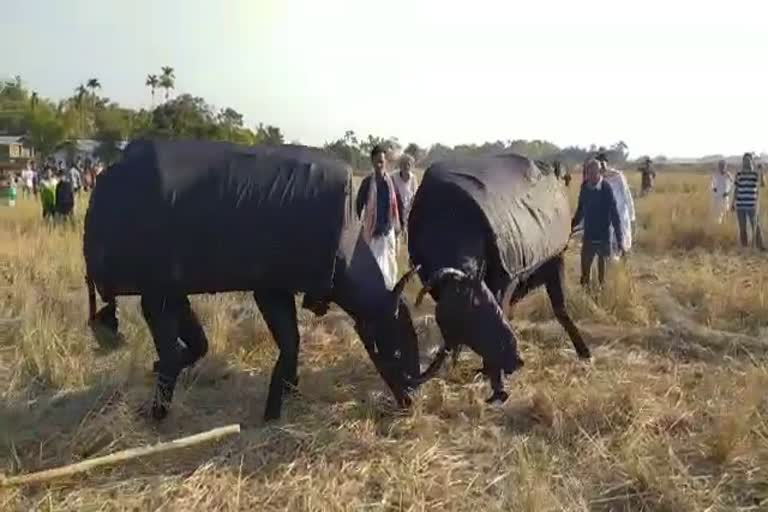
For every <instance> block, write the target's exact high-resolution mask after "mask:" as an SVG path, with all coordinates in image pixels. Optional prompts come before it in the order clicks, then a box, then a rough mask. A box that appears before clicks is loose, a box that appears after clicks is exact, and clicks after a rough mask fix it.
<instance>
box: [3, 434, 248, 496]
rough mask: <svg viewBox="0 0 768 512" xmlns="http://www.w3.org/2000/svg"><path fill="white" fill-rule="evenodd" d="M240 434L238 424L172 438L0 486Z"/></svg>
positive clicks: (7, 480) (17, 478)
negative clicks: (171, 439)
mask: <svg viewBox="0 0 768 512" xmlns="http://www.w3.org/2000/svg"><path fill="white" fill-rule="evenodd" d="M239 433H240V425H237V424H235V425H228V426H226V427H219V428H215V429H213V430H209V431H207V432H201V433H200V434H195V435H192V436H187V437H182V438H180V439H174V440H173V441H165V442H162V443H158V444H156V445H154V446H144V447H141V448H129V449H127V450H122V451H119V452H115V453H112V454H109V455H104V456H103V457H96V458H94V459H88V460H84V461H81V462H77V463H75V464H69V465H67V466H62V467H59V468H53V469H47V470H45V471H40V472H37V473H30V474H28V475H19V476H13V477H5V476H0V487H10V486H14V485H25V484H31V483H38V482H46V481H49V480H53V479H56V478H61V477H65V476H72V475H76V474H79V473H84V472H86V471H90V470H91V469H94V468H98V467H102V466H110V465H114V464H119V463H121V462H126V461H129V460H133V459H137V458H139V457H146V456H148V455H156V454H158V453H165V452H170V451H174V450H180V449H182V448H188V447H190V446H195V445H198V444H201V443H204V442H207V441H215V440H218V439H221V438H223V437H226V436H229V435H232V434H239Z"/></svg>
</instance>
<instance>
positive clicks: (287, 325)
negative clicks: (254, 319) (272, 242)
mask: <svg viewBox="0 0 768 512" xmlns="http://www.w3.org/2000/svg"><path fill="white" fill-rule="evenodd" d="M254 298H255V299H256V304H257V305H258V306H259V310H260V311H261V314H262V316H263V317H264V321H265V322H266V323H267V327H269V330H270V332H271V333H272V337H273V338H274V340H275V343H276V344H277V347H278V349H279V350H280V355H279V356H278V358H277V362H276V363H275V367H274V369H273V370H272V378H271V379H270V382H269V392H268V393H267V405H266V408H265V410H264V420H265V421H270V420H276V419H279V418H280V410H281V409H282V406H283V391H285V389H286V388H288V387H289V386H296V385H298V382H299V379H298V364H299V326H298V323H297V320H296V302H295V301H294V297H293V294H291V293H279V292H254Z"/></svg>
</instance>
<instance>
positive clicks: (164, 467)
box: [0, 355, 397, 477]
mask: <svg viewBox="0 0 768 512" xmlns="http://www.w3.org/2000/svg"><path fill="white" fill-rule="evenodd" d="M269 377H270V372H269V371H261V370H257V371H250V370H247V369H243V368H240V367H237V366H232V365H230V364H229V363H228V362H227V361H226V360H225V359H223V358H221V357H215V356H212V357H209V358H206V359H204V360H202V361H200V362H199V363H198V365H197V366H196V367H195V368H192V369H191V370H189V371H185V372H184V373H182V375H181V377H180V379H179V385H178V387H177V391H176V395H175V397H174V402H173V404H172V406H171V413H170V415H169V416H168V418H166V420H164V421H162V422H156V421H154V420H151V419H149V418H147V417H145V416H143V415H141V414H140V410H141V408H142V406H143V405H144V404H145V403H146V401H148V400H149V399H150V398H151V396H152V395H151V393H152V385H153V380H152V377H151V375H150V374H149V369H147V372H146V373H145V375H144V379H143V381H142V378H141V377H134V378H131V379H128V380H127V382H119V381H118V380H117V379H112V378H110V377H107V378H106V379H105V380H104V381H102V382H100V383H98V384H94V385H93V386H91V387H89V388H87V389H82V390H78V391H73V392H44V393H41V394H40V395H39V396H37V397H36V398H35V399H34V400H30V401H23V400H18V399H17V400H15V401H10V400H9V401H4V402H0V442H1V443H2V444H1V445H0V460H2V465H3V466H4V467H3V468H2V469H1V470H0V471H2V472H5V474H6V475H13V474H18V473H30V472H34V471H40V470H43V469H49V468H52V467H56V466H61V465H65V464H71V463H73V462H77V461H79V460H82V459H86V458H92V457H96V456H102V455H106V454H109V453H113V452H116V451H119V450H122V449H126V448H132V447H140V446H146V445H151V444H155V443H157V442H162V441H168V440H171V439H176V438H179V437H184V436H188V435H193V434H196V433H200V432H203V431H206V430H209V429H212V428H216V427H221V426H224V425H228V424H232V423H239V424H240V425H241V428H242V432H241V435H240V438H239V439H237V438H234V439H232V440H225V441H223V442H219V443H214V444H212V445H206V446H200V447H195V448H190V449H186V450H184V451H183V452H180V453H176V452H173V453H169V454H165V455H162V456H159V457H152V458H151V460H150V461H149V462H148V461H147V460H141V461H139V462H135V463H129V464H127V465H126V466H124V467H122V468H120V471H125V470H127V469H128V468H130V474H131V476H132V477H135V476H137V474H146V475H158V474H163V475H166V476H168V475H179V474H184V473H186V472H188V471H191V470H194V469H195V468H196V467H198V466H199V464H200V463H201V461H205V460H209V459H211V458H216V457H223V458H224V461H223V462H225V463H227V461H228V460H229V459H230V458H231V459H232V461H233V464H234V463H235V461H236V462H237V464H238V465H241V464H246V465H245V466H243V468H244V470H248V469H249V468H251V469H255V468H264V467H265V465H268V466H273V465H276V464H282V463H288V462H291V460H292V457H295V456H297V455H299V454H301V455H303V456H306V455H307V450H308V447H309V446H311V447H312V451H313V452H314V453H316V454H320V453H321V452H322V451H323V446H325V445H327V444H329V443H334V442H335V436H336V434H335V432H337V431H338V429H336V428H330V427H331V426H332V424H334V423H336V424H338V423H341V422H347V421H351V422H354V421H356V420H359V419H360V418H363V417H369V418H371V419H373V420H374V421H377V422H384V423H386V422H388V421H391V420H392V419H393V418H394V417H395V416H396V415H397V413H396V412H395V411H394V409H392V408H391V406H390V405H389V404H390V403H391V398H390V397H389V392H388V390H387V389H386V387H385V386H384V383H383V382H382V381H381V379H380V378H379V377H378V374H376V373H375V370H374V369H373V366H372V365H371V364H369V365H368V366H366V364H365V362H364V361H361V360H359V359H357V358H356V357H354V355H350V356H348V357H345V358H342V359H340V360H338V361H336V364H334V365H332V366H329V367H322V368H300V370H299V379H300V380H299V387H298V391H297V393H295V394H288V395H286V396H285V397H284V403H283V410H282V418H281V420H279V421H277V422H270V423H265V422H264V421H263V419H262V415H263V411H264V405H265V400H266V394H267V390H268V385H269ZM377 393H378V394H383V396H384V397H385V398H383V399H382V398H376V394H377ZM337 426H338V425H337ZM377 430H379V429H377ZM381 430H383V428H382V429H381ZM190 453H192V454H194V457H192V458H190V457H189V454H190ZM243 460H245V461H246V462H245V463H244V462H243ZM248 460H251V461H252V462H250V463H249V462H248ZM110 471H111V470H101V471H99V472H102V473H103V472H110ZM110 474H111V473H110Z"/></svg>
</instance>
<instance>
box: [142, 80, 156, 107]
mask: <svg viewBox="0 0 768 512" xmlns="http://www.w3.org/2000/svg"><path fill="white" fill-rule="evenodd" d="M144 85H146V86H147V87H149V90H150V92H151V93H152V108H155V91H156V90H157V88H158V87H160V79H159V78H157V75H147V81H146V82H144Z"/></svg>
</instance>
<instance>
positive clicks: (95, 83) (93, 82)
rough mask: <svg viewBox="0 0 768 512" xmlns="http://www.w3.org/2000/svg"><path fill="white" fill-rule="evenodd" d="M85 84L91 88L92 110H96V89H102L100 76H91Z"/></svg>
mask: <svg viewBox="0 0 768 512" xmlns="http://www.w3.org/2000/svg"><path fill="white" fill-rule="evenodd" d="M85 86H86V87H87V88H89V89H90V90H91V110H93V111H95V110H96V89H101V83H100V82H99V79H98V78H89V79H88V82H86V84H85Z"/></svg>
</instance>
